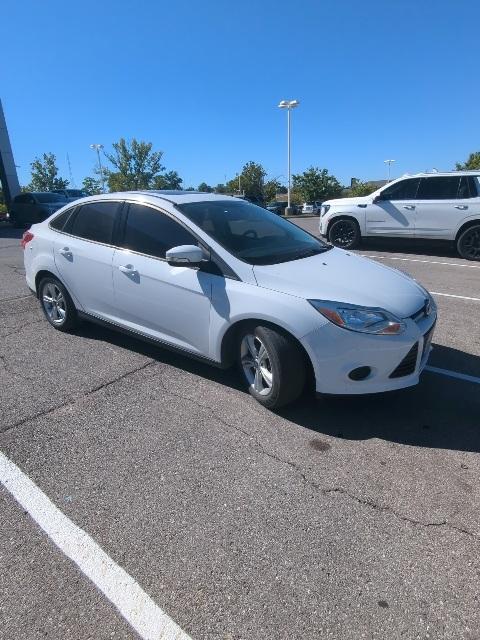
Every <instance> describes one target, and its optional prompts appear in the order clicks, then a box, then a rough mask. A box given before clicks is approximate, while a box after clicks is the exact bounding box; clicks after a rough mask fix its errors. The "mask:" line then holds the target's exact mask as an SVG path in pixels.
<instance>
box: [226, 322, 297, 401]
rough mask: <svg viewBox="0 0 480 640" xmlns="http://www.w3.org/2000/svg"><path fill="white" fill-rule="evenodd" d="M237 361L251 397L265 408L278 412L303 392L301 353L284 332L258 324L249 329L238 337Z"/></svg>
mask: <svg viewBox="0 0 480 640" xmlns="http://www.w3.org/2000/svg"><path fill="white" fill-rule="evenodd" d="M238 360H239V365H240V369H241V371H242V373H243V376H244V379H245V381H246V383H247V384H248V390H249V392H250V394H251V395H252V396H253V397H254V398H255V400H257V401H258V402H259V403H260V404H261V405H263V406H264V407H267V409H279V408H280V407H283V406H284V405H286V404H288V403H290V402H293V401H294V400H296V399H297V398H298V397H299V395H300V394H301V393H302V391H303V388H304V386H305V378H306V366H305V361H304V358H303V354H302V353H301V351H300V349H299V347H298V346H297V345H296V344H295V342H294V341H293V340H292V339H290V338H288V337H287V336H285V335H284V334H283V333H280V332H278V331H275V330H274V329H270V328H269V327H264V326H261V325H258V326H252V327H250V328H249V329H247V330H246V331H244V332H243V333H242V334H241V336H240V340H239V348H238Z"/></svg>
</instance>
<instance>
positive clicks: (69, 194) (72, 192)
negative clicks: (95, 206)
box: [52, 189, 88, 202]
mask: <svg viewBox="0 0 480 640" xmlns="http://www.w3.org/2000/svg"><path fill="white" fill-rule="evenodd" d="M52 193H59V194H60V195H61V196H65V198H66V199H67V202H73V201H74V200H78V199H79V198H86V197H87V196H88V193H86V192H85V191H82V189H52Z"/></svg>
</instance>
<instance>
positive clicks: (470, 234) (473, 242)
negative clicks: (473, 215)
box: [457, 224, 480, 262]
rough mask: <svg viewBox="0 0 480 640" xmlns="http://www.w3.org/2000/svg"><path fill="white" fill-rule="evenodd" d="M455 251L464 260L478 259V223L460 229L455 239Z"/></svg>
mask: <svg viewBox="0 0 480 640" xmlns="http://www.w3.org/2000/svg"><path fill="white" fill-rule="evenodd" d="M457 251H458V253H459V254H460V255H461V256H462V258H465V260H476V261H477V262H478V261H480V224H473V225H472V226H471V227H467V229H465V231H462V233H461V234H460V235H459V237H458V239H457Z"/></svg>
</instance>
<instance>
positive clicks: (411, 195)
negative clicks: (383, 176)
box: [382, 178, 420, 200]
mask: <svg viewBox="0 0 480 640" xmlns="http://www.w3.org/2000/svg"><path fill="white" fill-rule="evenodd" d="M419 181H420V179H419V178H408V179H406V180H400V181H399V182H396V183H395V184H392V185H391V186H389V187H387V188H386V189H384V190H383V191H382V199H383V200H415V198H416V197H417V189H418V183H419Z"/></svg>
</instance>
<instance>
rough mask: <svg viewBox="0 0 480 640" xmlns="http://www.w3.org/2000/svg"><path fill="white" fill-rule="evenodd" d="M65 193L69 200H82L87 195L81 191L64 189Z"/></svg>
mask: <svg viewBox="0 0 480 640" xmlns="http://www.w3.org/2000/svg"><path fill="white" fill-rule="evenodd" d="M65 193H66V194H67V196H68V197H69V198H84V197H85V196H86V195H87V194H86V193H85V191H82V190H81V189H66V191H65Z"/></svg>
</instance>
